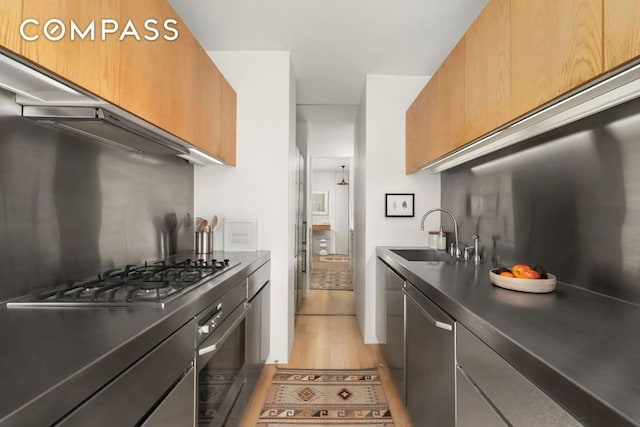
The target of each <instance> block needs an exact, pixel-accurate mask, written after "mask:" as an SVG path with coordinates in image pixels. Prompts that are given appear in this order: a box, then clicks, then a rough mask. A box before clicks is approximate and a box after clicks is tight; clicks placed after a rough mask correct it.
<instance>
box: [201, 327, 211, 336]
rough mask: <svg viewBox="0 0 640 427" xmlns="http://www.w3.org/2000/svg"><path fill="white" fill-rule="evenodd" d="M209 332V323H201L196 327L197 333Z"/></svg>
mask: <svg viewBox="0 0 640 427" xmlns="http://www.w3.org/2000/svg"><path fill="white" fill-rule="evenodd" d="M209 332H211V327H210V326H209V325H202V326H200V327H199V328H198V333H199V334H200V335H202V334H208V333H209Z"/></svg>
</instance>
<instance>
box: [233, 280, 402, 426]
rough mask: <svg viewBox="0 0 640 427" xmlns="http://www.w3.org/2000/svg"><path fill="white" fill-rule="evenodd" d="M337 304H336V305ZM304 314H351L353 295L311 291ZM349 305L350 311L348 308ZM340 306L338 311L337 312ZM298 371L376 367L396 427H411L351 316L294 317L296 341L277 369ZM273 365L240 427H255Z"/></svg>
mask: <svg viewBox="0 0 640 427" xmlns="http://www.w3.org/2000/svg"><path fill="white" fill-rule="evenodd" d="M336 301H337V302H336ZM305 304H306V305H305V306H304V307H303V310H305V309H306V310H308V311H316V310H320V309H322V308H323V307H325V308H326V309H327V311H342V310H344V311H345V312H351V313H352V312H353V292H348V291H335V290H333V291H324V290H322V291H320V290H319V291H311V292H310V293H309V296H308V298H307V301H306V302H305ZM349 304H351V306H350V307H349V306H348V305H349ZM338 306H339V308H338ZM277 366H279V367H283V368H285V367H286V368H301V369H314V368H318V369H332V368H335V369H338V368H341V369H359V368H372V367H379V368H380V369H379V371H380V377H381V381H382V384H383V387H384V390H385V393H386V395H387V400H388V401H389V406H390V408H391V413H392V414H393V419H394V423H395V426H397V427H405V426H409V427H410V426H411V422H410V421H409V416H408V414H407V412H406V409H405V407H404V405H402V402H401V401H400V398H399V395H398V391H397V389H396V387H395V385H394V383H393V382H392V380H391V376H390V373H389V371H388V370H387V368H386V366H385V363H384V359H383V357H382V354H381V353H380V349H379V346H378V345H367V344H364V340H363V339H362V335H361V333H360V327H359V325H358V321H357V318H356V317H355V316H354V315H353V314H343V315H336V314H335V313H333V314H329V315H318V314H314V315H309V314H302V315H298V316H296V321H295V339H294V343H293V350H292V352H291V356H290V358H289V363H288V364H286V365H284V364H281V365H277ZM275 369H276V365H265V367H264V369H263V371H262V376H261V377H260V380H259V382H258V384H257V386H256V388H255V390H254V392H253V396H252V398H251V402H250V403H249V405H248V406H247V408H246V410H245V413H244V416H243V419H242V421H241V425H242V426H247V427H248V426H255V425H256V423H257V421H258V417H259V415H260V410H261V409H262V405H263V402H264V398H265V395H266V392H267V389H268V388H269V386H270V384H271V378H272V377H273V374H274V372H275Z"/></svg>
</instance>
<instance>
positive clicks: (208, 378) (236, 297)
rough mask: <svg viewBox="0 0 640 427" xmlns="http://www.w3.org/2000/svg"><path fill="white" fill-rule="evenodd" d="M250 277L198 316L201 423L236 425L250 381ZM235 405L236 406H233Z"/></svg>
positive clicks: (198, 392) (198, 385)
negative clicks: (248, 316)
mask: <svg viewBox="0 0 640 427" xmlns="http://www.w3.org/2000/svg"><path fill="white" fill-rule="evenodd" d="M250 311H251V304H250V303H249V302H248V301H247V280H246V279H244V280H243V282H241V283H239V284H238V285H236V286H234V287H233V288H232V289H231V290H230V291H228V292H227V293H226V294H225V295H224V296H223V297H222V298H220V299H219V300H218V301H216V302H214V303H213V304H211V305H210V306H209V307H208V308H207V309H205V310H204V311H202V312H201V313H200V314H199V315H198V316H196V321H197V331H198V333H197V345H196V372H197V378H196V399H197V417H198V425H200V426H224V425H234V424H236V423H237V422H235V421H233V420H234V419H236V418H239V417H240V416H241V413H242V410H243V409H244V408H239V407H238V406H242V405H241V404H240V405H236V402H237V401H238V396H240V394H241V392H242V391H243V388H244V387H245V385H246V383H247V374H246V363H245V362H246V335H247V321H246V317H247V314H248V313H249V312H250ZM234 409H235V410H234Z"/></svg>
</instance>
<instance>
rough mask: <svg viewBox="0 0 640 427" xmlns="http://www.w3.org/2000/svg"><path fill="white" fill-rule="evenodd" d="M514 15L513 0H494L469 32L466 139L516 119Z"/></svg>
mask: <svg viewBox="0 0 640 427" xmlns="http://www.w3.org/2000/svg"><path fill="white" fill-rule="evenodd" d="M510 14H511V2H510V0H490V1H489V3H488V4H487V5H486V6H485V8H484V9H483V10H482V12H481V13H480V15H479V16H478V18H477V19H476V20H475V21H474V23H473V24H472V25H471V27H469V30H467V32H466V34H465V67H464V68H465V103H464V107H465V109H464V120H465V124H464V139H465V141H472V140H474V139H476V138H478V137H480V136H482V135H484V134H485V133H487V132H489V131H492V130H494V129H496V128H497V127H500V126H501V125H503V124H504V123H506V122H508V121H509V120H510V119H511V118H512V117H511V15H510Z"/></svg>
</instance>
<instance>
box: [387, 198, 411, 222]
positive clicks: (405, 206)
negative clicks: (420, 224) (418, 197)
mask: <svg viewBox="0 0 640 427" xmlns="http://www.w3.org/2000/svg"><path fill="white" fill-rule="evenodd" d="M384 197H385V199H384V210H385V215H384V216H386V217H413V216H415V211H414V202H415V194H412V193H387V194H385V195H384Z"/></svg>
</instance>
